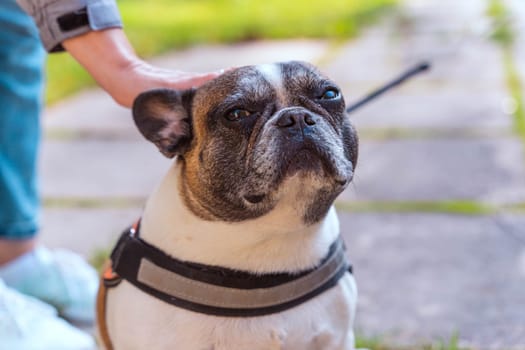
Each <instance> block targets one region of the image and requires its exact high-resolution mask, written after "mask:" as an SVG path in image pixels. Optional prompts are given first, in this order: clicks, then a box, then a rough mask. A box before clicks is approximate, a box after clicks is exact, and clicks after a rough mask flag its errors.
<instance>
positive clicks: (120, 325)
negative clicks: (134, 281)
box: [106, 165, 357, 350]
mask: <svg viewBox="0 0 525 350" xmlns="http://www.w3.org/2000/svg"><path fill="white" fill-rule="evenodd" d="M177 172H178V169H177V166H176V165H174V166H173V167H172V169H171V170H170V172H169V173H168V175H167V176H166V177H165V179H164V180H163V182H162V183H161V185H160V186H159V189H158V190H157V191H156V192H155V193H154V194H153V195H152V196H151V197H150V200H149V201H148V204H147V206H146V209H145V212H144V216H143V221H142V226H141V235H142V238H143V239H144V240H146V241H147V242H149V243H151V244H153V245H155V246H157V247H159V248H160V249H162V250H164V251H165V252H167V253H168V254H170V255H172V256H174V257H177V258H178V259H180V260H188V261H193V262H199V263H203V264H209V265H219V266H223V267H228V268H232V269H241V270H247V271H252V272H259V273H269V272H286V271H300V270H305V269H308V268H311V267H313V266H314V265H315V264H317V263H318V262H319V260H320V259H321V258H322V257H323V256H324V255H326V253H327V252H328V247H329V246H330V244H331V243H333V242H334V241H335V239H336V237H337V235H338V233H339V223H338V220H337V216H336V214H335V210H334V209H333V208H332V209H330V211H329V213H328V215H327V216H326V218H325V219H324V220H323V221H322V222H321V223H319V224H317V225H312V226H309V227H301V226H300V225H298V221H299V219H298V218H296V217H294V214H295V213H294V208H293V205H290V203H293V201H294V200H295V199H296V198H295V197H296V196H297V194H298V193H300V192H301V191H303V190H302V186H301V185H302V184H301V183H300V181H296V180H293V181H291V182H290V183H289V184H288V186H287V187H286V188H288V189H289V191H290V194H285V197H286V196H288V195H289V196H290V198H284V200H283V201H282V202H283V206H282V207H280V208H279V207H278V208H276V209H274V210H273V211H272V212H270V213H269V214H267V215H265V216H264V217H262V218H259V219H255V220H250V221H245V222H242V223H235V224H229V223H218V222H209V221H205V220H202V219H200V218H198V217H196V216H194V215H193V214H192V213H191V212H190V211H189V210H188V209H187V208H186V207H185V206H184V204H183V203H182V202H181V200H180V197H179V195H178V191H177V175H178V174H177ZM287 201H288V202H287ZM356 300H357V289H356V286H355V282H354V279H353V276H351V275H350V274H346V275H345V277H343V278H342V279H341V280H340V281H339V283H338V284H337V285H336V286H335V287H333V288H331V289H329V290H327V291H326V292H324V293H322V294H321V295H319V296H317V297H315V298H314V299H311V300H309V301H307V302H305V303H303V304H301V305H299V306H297V307H294V308H292V309H289V310H287V311H284V312H281V313H277V314H272V315H268V316H260V317H247V318H234V317H218V316H210V315H205V314H200V313H195V312H191V311H187V310H184V309H180V308H178V307H175V306H173V305H170V304H167V303H165V302H163V301H161V300H158V299H155V298H154V297H152V296H150V295H148V294H146V293H144V292H142V291H140V290H139V289H137V288H136V287H134V286H132V285H131V284H129V283H127V282H125V281H124V282H122V283H121V284H120V285H119V286H118V287H116V288H112V289H110V290H109V291H108V298H107V313H106V318H107V323H108V330H109V335H110V337H111V340H112V342H113V345H114V347H115V349H117V350H120V349H125V350H128V349H130V350H131V349H141V350H143V349H151V350H153V349H184V350H193V349H195V350H201V349H202V350H212V349H213V350H236V349H239V350H241V349H249V350H258V349H261V350H262V349H265V350H266V349H301V350H304V349H312V350H314V349H316V350H317V349H318V350H331V349H334V350H335V349H338V350H339V349H344V350H349V349H353V346H354V345H353V344H354V336H353V331H352V326H353V320H354V315H355V308H356Z"/></svg>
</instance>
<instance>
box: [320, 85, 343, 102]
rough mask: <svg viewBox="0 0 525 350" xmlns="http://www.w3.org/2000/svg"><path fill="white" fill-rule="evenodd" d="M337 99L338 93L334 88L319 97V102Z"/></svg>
mask: <svg viewBox="0 0 525 350" xmlns="http://www.w3.org/2000/svg"><path fill="white" fill-rule="evenodd" d="M338 97H339V91H338V90H336V89H334V88H329V89H327V90H326V91H325V92H323V94H322V95H321V100H334V99H336V98H338Z"/></svg>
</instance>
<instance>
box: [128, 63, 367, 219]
mask: <svg viewBox="0 0 525 350" xmlns="http://www.w3.org/2000/svg"><path fill="white" fill-rule="evenodd" d="M133 117H134V119H135V123H136V124H137V126H138V128H139V130H140V131H141V133H142V134H143V135H144V136H145V137H146V138H147V139H148V140H150V141H152V142H153V143H154V144H155V145H156V146H157V147H158V148H159V150H160V151H161V152H162V153H163V154H164V155H166V156H168V157H173V156H175V155H177V156H178V157H177V162H180V163H181V168H180V169H181V172H180V174H181V178H182V179H181V181H180V184H181V187H180V193H181V195H182V197H183V199H184V202H185V204H186V205H187V206H188V207H189V208H190V210H192V212H193V213H195V214H196V215H198V216H200V217H202V218H203V219H206V220H223V221H229V222H236V221H242V220H248V219H253V218H257V217H260V216H263V215H265V214H267V213H269V212H270V211H272V210H274V209H275V210H278V205H279V203H286V205H291V206H293V207H294V208H295V210H296V213H297V215H300V217H301V218H302V221H303V222H304V223H305V224H313V223H315V222H318V221H319V220H321V219H322V218H323V217H324V216H325V214H326V213H327V211H328V209H329V208H330V206H331V205H332V203H333V201H334V200H335V198H336V196H337V195H338V194H339V193H341V192H342V191H343V190H344V189H345V187H346V186H347V185H348V184H349V182H350V181H351V180H352V177H353V171H354V168H355V165H356V161H357V154H358V141H357V135H356V132H355V130H354V128H353V127H352V125H351V123H350V121H349V118H348V116H347V115H346V113H345V102H344V100H343V96H342V94H341V91H340V89H339V88H338V87H337V85H336V84H335V83H334V82H333V81H331V80H330V79H328V78H327V77H325V76H323V75H322V74H321V73H320V72H319V71H318V70H317V69H316V68H315V67H313V66H312V65H310V64H307V63H302V62H288V63H277V64H270V65H260V66H248V67H242V68H238V69H235V70H232V71H229V72H227V73H225V74H223V75H221V76H219V77H218V78H217V79H215V80H212V81H210V82H208V83H206V84H205V85H203V86H201V87H200V88H198V89H191V90H186V91H175V90H168V89H159V90H151V91H147V92H145V93H143V94H141V95H140V96H139V97H138V98H137V99H136V100H135V103H134V106H133Z"/></svg>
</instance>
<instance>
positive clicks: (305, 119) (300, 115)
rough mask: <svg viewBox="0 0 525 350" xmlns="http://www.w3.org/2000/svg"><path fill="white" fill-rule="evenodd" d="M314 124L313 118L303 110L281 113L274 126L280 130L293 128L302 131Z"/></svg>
mask: <svg viewBox="0 0 525 350" xmlns="http://www.w3.org/2000/svg"><path fill="white" fill-rule="evenodd" d="M315 124H316V123H315V118H314V117H313V116H312V115H311V114H310V113H309V112H308V111H305V110H291V111H286V112H283V113H282V114H281V115H280V116H279V118H278V119H277V122H276V125H277V126H278V127H280V128H293V129H297V130H304V129H306V128H308V127H312V126H314V125H315Z"/></svg>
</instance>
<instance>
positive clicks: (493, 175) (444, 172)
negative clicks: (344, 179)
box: [340, 138, 525, 203]
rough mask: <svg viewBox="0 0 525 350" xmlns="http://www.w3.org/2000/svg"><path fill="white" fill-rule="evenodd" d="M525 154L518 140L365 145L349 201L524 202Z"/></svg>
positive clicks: (348, 190) (393, 141)
mask: <svg viewBox="0 0 525 350" xmlns="http://www.w3.org/2000/svg"><path fill="white" fill-rule="evenodd" d="M523 159H525V155H524V154H523V148H522V145H521V144H520V142H519V140H517V139H513V138H496V139H465V140H462V139H412V140H387V141H369V140H367V141H363V142H362V143H361V150H360V156H359V162H358V165H357V169H356V176H355V178H354V183H353V185H350V187H349V188H348V189H347V190H346V191H345V192H344V193H343V194H342V196H341V197H340V198H342V199H351V200H388V201H411V200H421V201H429V200H432V201H440V200H461V199H464V200H481V201H488V202H494V203H512V202H519V201H523V200H525V166H524V164H523Z"/></svg>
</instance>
